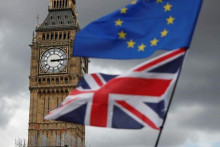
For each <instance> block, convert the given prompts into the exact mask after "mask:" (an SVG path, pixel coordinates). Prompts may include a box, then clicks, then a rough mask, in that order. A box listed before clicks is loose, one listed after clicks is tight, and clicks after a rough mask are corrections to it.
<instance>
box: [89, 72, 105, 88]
mask: <svg viewBox="0 0 220 147" xmlns="http://www.w3.org/2000/svg"><path fill="white" fill-rule="evenodd" d="M91 76H92V77H93V78H94V80H95V81H96V83H97V84H98V85H99V86H100V87H101V86H103V83H102V81H101V80H100V78H99V77H98V76H97V74H91Z"/></svg>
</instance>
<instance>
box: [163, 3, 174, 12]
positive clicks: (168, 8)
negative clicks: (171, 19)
mask: <svg viewBox="0 0 220 147" xmlns="http://www.w3.org/2000/svg"><path fill="white" fill-rule="evenodd" d="M163 7H164V11H165V12H167V11H171V7H172V5H170V4H169V3H167V4H166V5H165V6H163Z"/></svg>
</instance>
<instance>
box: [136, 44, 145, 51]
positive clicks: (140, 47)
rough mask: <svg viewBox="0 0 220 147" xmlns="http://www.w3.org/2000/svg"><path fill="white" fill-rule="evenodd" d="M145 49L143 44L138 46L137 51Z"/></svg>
mask: <svg viewBox="0 0 220 147" xmlns="http://www.w3.org/2000/svg"><path fill="white" fill-rule="evenodd" d="M145 48H146V45H144V44H143V43H142V44H141V45H140V46H138V51H139V52H140V51H144V49H145Z"/></svg>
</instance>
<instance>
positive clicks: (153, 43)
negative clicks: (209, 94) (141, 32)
mask: <svg viewBox="0 0 220 147" xmlns="http://www.w3.org/2000/svg"><path fill="white" fill-rule="evenodd" d="M158 41H159V40H157V39H156V38H154V40H151V41H150V42H151V46H157V43H158Z"/></svg>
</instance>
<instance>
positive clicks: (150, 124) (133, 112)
mask: <svg viewBox="0 0 220 147" xmlns="http://www.w3.org/2000/svg"><path fill="white" fill-rule="evenodd" d="M116 102H117V103H118V104H120V105H121V106H122V107H123V108H126V110H128V111H129V112H131V113H132V114H134V115H135V116H136V117H138V118H139V119H141V120H142V121H144V122H145V123H146V124H148V125H149V126H150V127H151V128H153V129H156V130H160V129H159V128H158V127H157V126H156V125H155V124H154V123H153V122H152V121H151V120H150V119H149V118H148V117H147V116H145V115H144V114H142V113H141V112H140V111H138V110H137V109H135V108H134V107H132V106H131V105H130V104H128V103H127V102H125V101H116Z"/></svg>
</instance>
